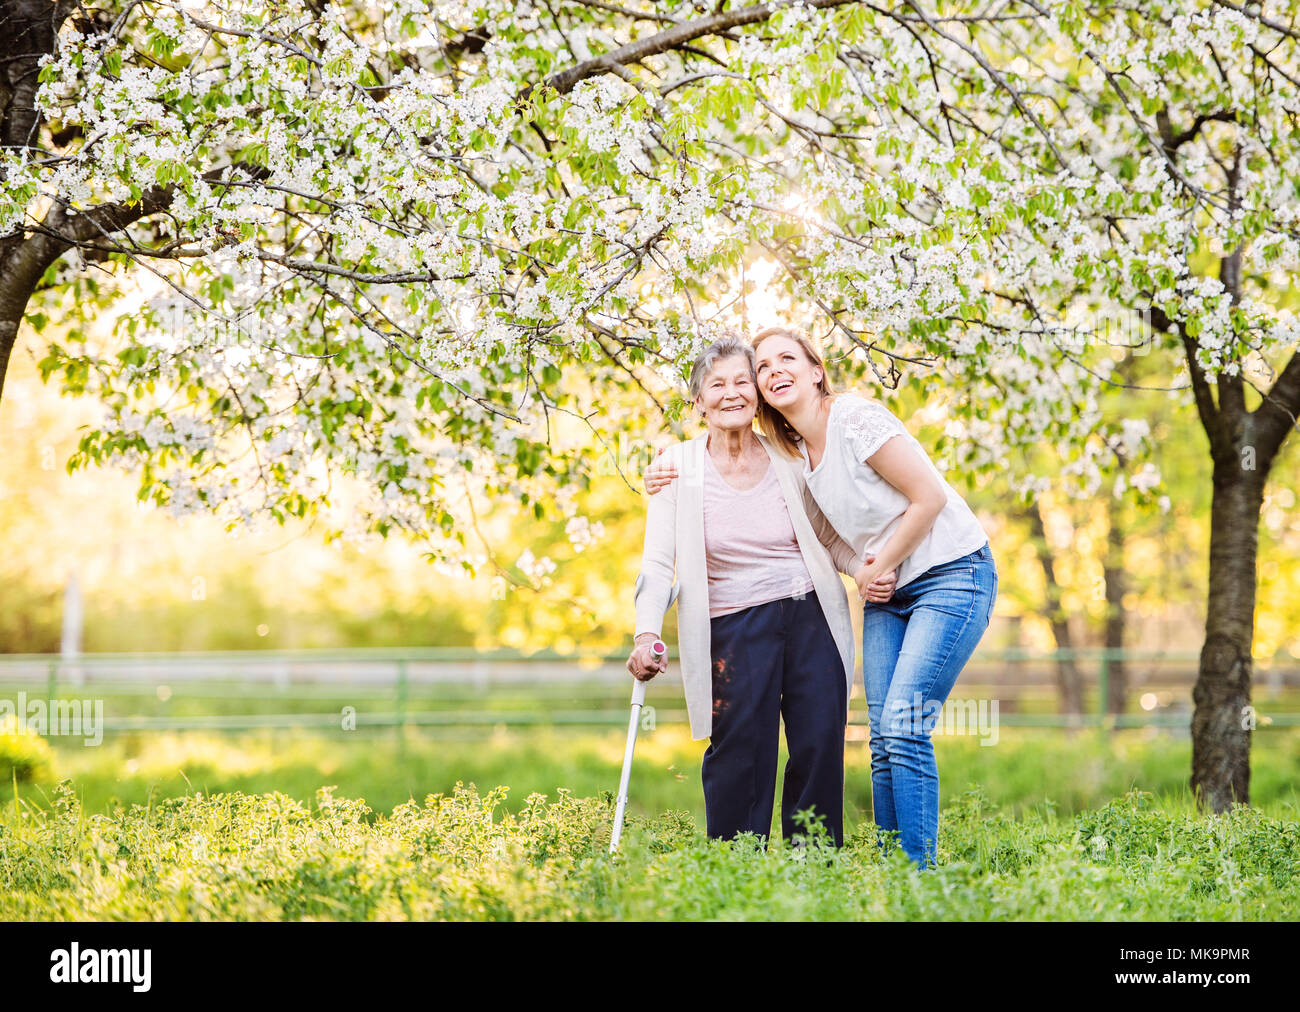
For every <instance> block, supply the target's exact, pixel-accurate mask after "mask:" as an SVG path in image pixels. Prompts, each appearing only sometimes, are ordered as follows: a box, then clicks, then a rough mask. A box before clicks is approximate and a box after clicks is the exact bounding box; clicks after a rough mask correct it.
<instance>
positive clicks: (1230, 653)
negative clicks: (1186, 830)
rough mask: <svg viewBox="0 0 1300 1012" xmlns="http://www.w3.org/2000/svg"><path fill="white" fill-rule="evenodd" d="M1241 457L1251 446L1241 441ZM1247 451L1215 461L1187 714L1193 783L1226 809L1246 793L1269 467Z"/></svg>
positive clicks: (1200, 794)
mask: <svg viewBox="0 0 1300 1012" xmlns="http://www.w3.org/2000/svg"><path fill="white" fill-rule="evenodd" d="M1242 449H1243V453H1242V458H1246V457H1247V456H1249V459H1250V463H1254V460H1253V454H1248V453H1247V451H1251V450H1253V447H1251V446H1249V445H1247V446H1244V447H1243V448H1242ZM1244 462H1245V461H1244V459H1238V460H1236V461H1229V460H1219V461H1216V463H1215V466H1214V498H1213V500H1212V505H1211V509H1210V593H1209V604H1208V608H1207V611H1206V618H1205V645H1204V646H1203V647H1202V648H1201V663H1200V670H1199V672H1198V674H1197V678H1196V689H1195V691H1194V692H1193V694H1192V696H1193V699H1194V700H1195V701H1196V709H1195V711H1194V712H1193V714H1192V791H1193V793H1194V794H1195V795H1196V796H1197V800H1198V802H1199V803H1200V804H1201V806H1202V807H1209V808H1210V809H1211V810H1212V811H1215V812H1223V811H1226V810H1227V809H1228V808H1230V807H1231V806H1232V805H1233V804H1236V803H1240V804H1247V803H1248V802H1249V801H1250V736H1251V731H1252V730H1253V727H1254V720H1253V711H1252V710H1251V709H1250V685H1251V677H1252V673H1253V672H1252V669H1253V663H1252V660H1251V649H1252V646H1253V641H1254V631H1255V581H1256V572H1255V564H1256V555H1257V550H1258V546H1259V514H1260V509H1261V507H1262V506H1263V502H1264V478H1265V475H1266V474H1267V471H1264V472H1263V473H1261V472H1260V471H1252V470H1247V469H1246V468H1245V467H1244V466H1243V463H1244Z"/></svg>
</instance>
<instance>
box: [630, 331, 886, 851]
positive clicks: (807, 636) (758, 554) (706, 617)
mask: <svg viewBox="0 0 1300 1012" xmlns="http://www.w3.org/2000/svg"><path fill="white" fill-rule="evenodd" d="M690 393H691V397H692V399H693V400H694V401H695V406H696V408H697V409H698V410H699V412H700V413H701V415H703V417H704V421H705V424H706V425H707V430H706V431H705V432H704V433H703V434H702V435H700V436H697V437H696V438H695V439H692V440H689V441H687V442H684V443H679V444H677V445H675V446H672V447H670V448H669V449H668V451H667V453H666V454H665V460H666V461H668V462H670V463H671V464H672V466H673V467H674V468H675V469H676V470H677V471H678V473H679V474H680V475H681V481H679V482H676V483H674V484H673V485H671V486H669V487H668V488H667V489H666V490H665V491H664V492H662V493H661V494H659V495H656V496H654V497H653V498H652V499H651V501H650V506H649V511H648V513H647V516H646V536H645V552H644V555H643V558H642V563H641V573H640V575H639V576H638V578H637V583H636V647H635V648H634V649H633V651H632V655H631V657H630V658H629V659H628V670H630V671H631V672H632V674H633V675H635V676H636V677H637V678H640V679H642V680H647V679H650V678H653V677H654V676H655V674H657V673H658V672H660V671H663V670H664V669H665V667H666V665H665V662H664V661H663V660H656V659H655V658H654V657H653V655H652V654H651V652H650V647H651V644H652V643H653V642H654V641H655V640H657V639H658V638H659V635H660V632H661V629H662V623H663V617H664V613H665V612H666V611H667V610H668V607H669V606H670V605H671V604H672V602H673V600H674V599H676V601H677V616H678V621H677V626H678V635H679V652H680V656H681V665H682V684H683V688H684V690H685V694H686V709H687V714H688V716H689V718H690V724H691V735H692V737H693V738H695V739H700V738H706V737H707V738H709V739H710V741H709V747H708V749H707V750H706V751H705V753H704V762H703V767H702V780H703V784H704V806H705V812H706V818H707V823H708V827H707V828H708V835H709V836H710V837H711V838H715V839H730V838H732V837H734V836H736V835H737V834H739V833H744V832H750V833H754V834H756V835H758V836H761V837H766V836H767V835H768V832H769V830H770V828H771V824H772V803H773V796H774V794H775V791H776V763H777V750H778V737H779V726H780V721H781V719H782V718H784V720H785V730H786V744H787V746H788V749H789V753H790V758H789V761H788V762H787V763H786V768H785V789H784V792H783V794H782V799H781V831H782V835H783V836H784V837H785V838H786V839H787V840H789V839H791V838H792V837H794V836H795V834H796V829H795V822H794V816H795V813H796V812H800V811H805V810H809V809H811V810H812V812H813V813H814V815H816V816H821V817H822V818H823V819H824V820H825V821H824V823H823V824H824V826H825V829H826V831H827V833H828V835H829V836H830V838H831V839H833V840H834V842H835V844H836V845H837V846H839V845H841V844H842V843H843V835H844V834H843V822H844V811H843V809H844V726H845V722H846V719H847V714H848V699H849V692H850V690H851V688H852V685H853V631H852V625H851V622H850V618H849V608H848V600H847V598H846V596H845V593H844V584H843V583H842V582H841V581H840V578H839V576H837V575H836V571H835V570H836V568H837V567H838V569H839V570H840V572H843V573H846V574H849V575H852V574H853V573H856V572H858V571H859V570H861V569H862V567H863V566H864V565H866V564H868V563H869V561H870V560H869V559H868V560H864V559H861V558H859V557H858V556H857V554H856V553H855V552H854V551H853V549H852V548H851V547H849V545H848V544H847V543H846V542H845V541H844V540H843V539H841V538H840V537H838V536H837V535H836V534H835V533H834V531H833V530H832V529H831V527H830V525H829V523H827V521H826V519H825V518H824V517H823V516H822V514H821V513H820V511H818V510H817V507H816V505H815V503H814V502H813V500H812V498H811V496H810V495H809V494H808V491H807V488H806V486H805V485H804V483H803V480H802V477H801V475H800V471H799V468H798V467H796V466H794V464H793V463H792V462H791V461H788V460H786V459H785V458H783V457H782V456H781V455H780V454H779V453H776V452H774V451H772V450H771V449H770V447H769V446H768V443H767V442H766V440H764V439H763V438H762V437H760V436H758V435H757V434H756V433H755V432H754V430H753V428H752V425H753V422H754V415H755V410H756V408H757V406H758V390H757V385H756V379H755V373H754V353H753V350H752V349H751V348H750V347H749V346H748V345H746V344H745V343H743V342H742V341H740V340H737V339H735V338H728V339H724V340H721V341H718V342H715V343H714V344H712V345H710V346H709V347H708V348H706V349H705V350H704V352H703V353H702V354H701V355H700V356H699V358H698V359H696V361H695V365H694V367H693V369H692V370H691V378H690ZM674 566H675V567H676V571H677V586H676V588H674V585H673V571H674ZM895 581H896V576H895V575H894V574H892V573H889V574H883V575H882V576H881V578H879V579H876V580H874V581H873V582H872V584H871V586H870V587H869V588H866V589H867V591H868V593H869V594H870V596H871V597H872V599H874V600H880V601H886V600H888V599H889V596H890V594H891V593H892V588H893V584H894V582H895Z"/></svg>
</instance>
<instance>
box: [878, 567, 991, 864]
mask: <svg viewBox="0 0 1300 1012" xmlns="http://www.w3.org/2000/svg"><path fill="white" fill-rule="evenodd" d="M997 593H998V571H997V568H996V566H994V564H993V553H992V551H991V550H990V549H989V546H988V544H987V543H986V544H985V545H984V547H983V548H981V549H979V550H978V551H975V552H971V554H970V555H967V556H964V557H963V558H960V559H955V560H953V561H952V562H945V563H942V564H940V565H938V566H933V567H931V568H930V569H928V570H926V571H925V572H924V573H922V574H921V575H920V576H918V577H916V578H915V579H914V580H912V581H911V582H910V583H908V584H907V586H905V587H903V588H902V589H900V590H898V591H896V592H895V593H894V596H893V597H892V598H891V599H890V600H889V601H886V602H885V603H884V604H867V605H865V606H864V608H863V615H862V619H863V621H862V680H863V683H864V685H865V688H866V695H867V715H868V717H869V718H870V720H871V802H872V808H873V809H874V815H875V820H876V825H877V826H879V827H880V828H881V829H883V830H896V831H897V832H898V835H899V843H900V844H901V845H902V848H903V850H904V851H905V852H906V854H907V856H908V857H909V858H911V859H912V860H913V861H914V862H915V863H916V864H918V865H921V866H922V867H924V866H925V865H926V864H927V863H934V861H935V840H936V839H937V837H938V835H939V771H938V768H937V767H936V765H935V761H934V745H933V743H932V742H931V741H930V732H931V730H932V729H933V728H934V725H935V723H936V720H937V717H938V714H939V709H940V707H942V706H943V703H944V701H945V700H946V699H947V698H948V693H949V692H950V691H951V690H952V687H953V683H955V682H956V681H957V676H958V675H960V674H961V671H962V668H964V667H965V666H966V661H967V660H969V659H970V655H971V654H972V653H973V652H974V650H975V647H976V645H977V644H978V643H979V641H980V637H981V636H983V635H984V630H985V629H987V628H988V624H989V618H990V617H991V616H992V614H993V601H994V599H995V598H996V597H997Z"/></svg>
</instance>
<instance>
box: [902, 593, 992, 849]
mask: <svg viewBox="0 0 1300 1012" xmlns="http://www.w3.org/2000/svg"><path fill="white" fill-rule="evenodd" d="M971 577H972V581H974V569H972V570H971ZM978 596H979V590H978V586H977V587H976V588H975V589H974V590H972V592H971V599H970V611H968V612H967V613H966V618H965V619H964V620H963V622H962V626H961V631H960V632H959V633H958V634H957V635H956V636H954V637H953V639H952V643H951V644H950V645H949V647H948V652H947V653H946V654H944V656H943V660H942V661H940V662H939V663H938V664H936V665H934V667H933V668H932V669H931V671H932V674H931V677H930V682H929V684H928V685H926V687H925V691H924V692H923V693H922V695H921V699H922V705H923V706H924V704H925V703H926V702H929V699H930V693H931V692H932V691H933V690H934V683H935V682H936V681H937V680H938V678H939V672H940V671H942V670H943V669H944V668H945V667H947V665H948V661H949V660H950V659H951V658H952V652H953V651H954V650H955V649H956V648H957V643H958V641H959V640H960V639H961V637H962V634H963V633H964V632H965V631H966V627H967V626H969V625H970V620H971V616H973V615H974V614H975V599H976V598H977V597H978ZM957 674H958V677H960V676H961V672H958V673H957ZM956 682H957V679H955V678H954V679H953V684H954V685H956ZM921 738H922V739H923V741H925V742H926V743H927V744H928V745H929V747H930V748H931V749H933V748H934V744H933V742H931V741H930V738H929V736H928V735H927V734H926V733H925V723H924V719H923V720H922V724H921ZM935 776H936V777H937V776H938V768H937V767H936V769H935ZM917 808H918V809H919V810H920V811H919V814H920V820H919V821H920V824H921V840H920V846H921V861H920V864H921V866H922V867H924V866H925V864H926V858H927V856H928V854H927V844H928V846H929V847H933V848H934V850H935V854H936V855H937V854H938V847H939V840H938V836H939V834H938V830H937V827H936V831H935V839H933V840H929V841H927V840H926V835H925V827H926V824H927V822H928V819H927V814H926V804H925V787H924V784H922V785H921V790H920V791H918V792H917Z"/></svg>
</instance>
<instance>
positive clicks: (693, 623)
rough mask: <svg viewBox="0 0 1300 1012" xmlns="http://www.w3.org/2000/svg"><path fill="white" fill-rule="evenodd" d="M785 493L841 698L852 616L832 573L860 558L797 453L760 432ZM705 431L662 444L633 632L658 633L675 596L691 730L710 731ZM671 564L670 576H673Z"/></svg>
mask: <svg viewBox="0 0 1300 1012" xmlns="http://www.w3.org/2000/svg"><path fill="white" fill-rule="evenodd" d="M757 438H758V441H759V442H760V443H762V444H763V448H764V449H765V450H767V453H768V456H769V457H770V458H771V460H772V466H773V467H774V468H776V476H777V479H778V481H779V482H780V484H781V492H782V493H783V494H784V495H785V504H786V508H787V509H788V510H789V513H790V521H791V523H792V524H793V525H794V533H795V538H796V540H797V541H798V542H799V551H800V553H801V554H802V555H803V561H804V564H805V565H806V566H807V567H808V575H809V576H811V577H812V581H813V589H814V590H815V591H816V592H817V600H818V602H819V603H820V604H821V607H822V613H823V614H824V615H825V616H826V624H827V625H828V626H829V627H830V631H831V635H832V636H834V638H835V645H836V647H838V648H839V652H840V659H841V660H842V661H843V663H844V693H845V697H844V698H845V705H846V706H847V704H848V696H849V693H851V692H852V690H853V623H852V621H851V619H850V618H849V601H848V595H847V594H846V593H845V591H844V583H843V581H842V580H841V579H840V578H839V576H838V575H837V574H836V572H835V570H836V568H838V569H839V571H840V572H842V573H846V574H848V575H850V576H852V575H854V574H855V573H856V572H857V570H859V569H860V568H862V560H861V559H860V558H858V556H857V554H856V553H855V552H854V551H853V549H852V548H851V547H850V546H849V544H848V543H847V542H845V541H844V539H843V538H841V537H840V536H839V535H838V534H836V533H835V530H834V528H832V527H831V525H830V522H829V521H828V520H827V519H826V518H825V517H824V516H823V515H822V513H821V511H820V510H819V509H818V508H817V504H816V502H815V501H814V500H813V497H812V495H811V493H809V491H808V488H807V486H806V485H805V484H804V480H803V474H802V470H803V468H802V463H803V462H802V461H798V460H791V459H789V458H787V457H785V456H784V455H783V454H782V453H781V451H780V450H778V449H776V448H775V447H773V446H772V445H771V444H769V443H768V442H767V440H765V439H764V438H763V437H762V436H758V437H757ZM707 441H708V433H707V432H706V433H703V434H702V435H699V436H697V437H695V438H694V439H691V440H687V441H686V442H683V443H677V444H676V445H674V446H670V447H669V448H668V449H667V450H665V451H664V461H665V462H668V463H672V464H673V466H675V467H676V468H677V474H678V476H677V478H676V479H675V480H674V481H673V482H672V483H671V484H669V485H668V487H667V488H665V489H663V490H662V491H661V492H659V493H658V494H657V495H652V496H651V497H650V505H649V508H648V510H647V512H646V525H645V551H644V553H643V555H642V557H641V572H640V574H639V575H638V576H637V579H636V599H635V600H636V632H637V635H640V634H641V633H645V632H652V633H654V634H655V635H656V636H658V635H660V633H661V631H662V629H663V618H664V614H665V613H666V612H667V611H668V608H669V607H670V606H671V605H672V603H673V601H674V600H676V601H677V639H678V653H679V655H680V659H681V665H682V687H683V689H684V690H685V692H686V713H687V715H688V716H689V718H690V722H691V737H692V738H694V739H696V740H698V739H700V738H707V737H709V736H710V735H711V734H712V733H713V676H712V668H713V657H712V653H711V652H710V646H709V644H710V624H709V580H708V573H707V571H706V569H705V556H704V463H705V460H704V454H705V453H706V452H707V449H706V444H707ZM674 565H675V566H676V570H677V583H676V584H675V585H674V582H673V569H674Z"/></svg>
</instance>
